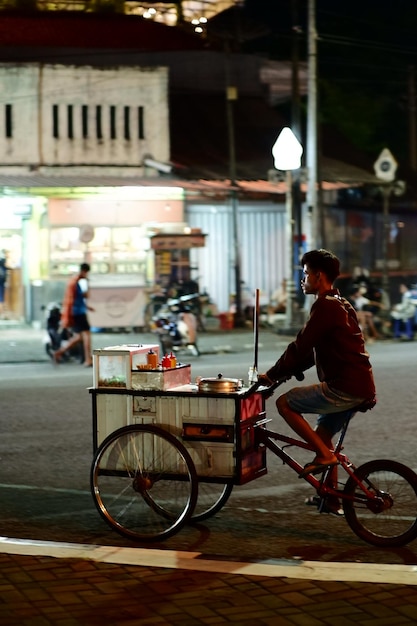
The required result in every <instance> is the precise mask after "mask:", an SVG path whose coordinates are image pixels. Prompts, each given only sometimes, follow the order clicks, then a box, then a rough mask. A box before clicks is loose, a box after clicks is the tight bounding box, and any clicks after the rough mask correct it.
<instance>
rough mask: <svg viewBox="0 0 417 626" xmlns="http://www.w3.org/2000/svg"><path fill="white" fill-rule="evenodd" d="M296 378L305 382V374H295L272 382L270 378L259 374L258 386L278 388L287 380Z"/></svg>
mask: <svg viewBox="0 0 417 626" xmlns="http://www.w3.org/2000/svg"><path fill="white" fill-rule="evenodd" d="M293 376H294V377H295V378H296V379H297V380H304V374H303V372H294V374H290V375H288V376H284V377H283V378H280V379H279V380H271V379H270V378H269V376H267V375H266V374H258V386H260V387H272V386H274V387H278V385H282V383H285V382H286V381H287V380H290V379H291V378H292V377H293Z"/></svg>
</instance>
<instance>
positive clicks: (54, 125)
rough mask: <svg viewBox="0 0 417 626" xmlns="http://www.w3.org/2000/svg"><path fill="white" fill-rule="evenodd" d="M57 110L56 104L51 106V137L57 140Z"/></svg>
mask: <svg viewBox="0 0 417 626" xmlns="http://www.w3.org/2000/svg"><path fill="white" fill-rule="evenodd" d="M58 114H59V109H58V105H57V104H53V105H52V136H53V137H54V139H58V138H59V115H58Z"/></svg>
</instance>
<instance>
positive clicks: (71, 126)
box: [67, 104, 74, 139]
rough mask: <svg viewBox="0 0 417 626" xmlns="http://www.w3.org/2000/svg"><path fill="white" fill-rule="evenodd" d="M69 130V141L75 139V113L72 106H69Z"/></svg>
mask: <svg viewBox="0 0 417 626" xmlns="http://www.w3.org/2000/svg"><path fill="white" fill-rule="evenodd" d="M67 130H68V139H74V111H73V106H72V104H68V106H67Z"/></svg>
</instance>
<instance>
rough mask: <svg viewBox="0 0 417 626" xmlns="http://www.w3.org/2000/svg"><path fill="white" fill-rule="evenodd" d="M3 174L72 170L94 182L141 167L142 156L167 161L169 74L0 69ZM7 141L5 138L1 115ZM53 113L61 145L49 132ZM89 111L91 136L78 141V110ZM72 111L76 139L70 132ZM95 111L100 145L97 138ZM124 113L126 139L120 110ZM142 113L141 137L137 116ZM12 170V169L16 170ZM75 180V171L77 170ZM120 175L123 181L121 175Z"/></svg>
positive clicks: (157, 69)
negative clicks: (106, 171) (113, 171)
mask: <svg viewBox="0 0 417 626" xmlns="http://www.w3.org/2000/svg"><path fill="white" fill-rule="evenodd" d="M0 94H1V95H0V167H4V166H9V168H8V169H9V170H10V167H11V168H12V169H11V170H10V171H16V172H19V171H21V169H22V167H23V168H24V169H27V168H28V167H29V168H31V169H36V168H39V167H47V168H48V167H51V168H54V167H57V166H59V167H62V166H64V167H65V166H72V168H77V170H78V171H79V170H80V169H82V170H83V171H84V173H90V174H94V173H97V170H98V169H99V170H100V172H101V173H103V172H102V169H103V166H108V167H109V168H111V167H112V166H116V167H118V168H120V167H122V168H123V167H124V168H126V171H127V168H128V169H129V171H131V169H132V167H139V166H140V165H141V163H142V160H143V157H144V156H145V155H152V157H153V158H154V159H156V160H159V161H162V162H165V161H168V160H169V155H170V145H169V117H168V70H167V68H163V67H154V68H142V67H124V68H120V69H119V68H106V69H99V68H92V67H88V66H83V67H78V66H77V67H76V66H62V65H41V64H25V65H13V64H3V65H0ZM7 105H9V111H10V108H11V115H12V137H9V138H8V137H6V107H7ZM54 106H55V107H57V112H58V113H57V120H58V121H57V130H58V133H57V134H58V137H54V132H53V107H54ZM83 106H86V107H88V109H87V111H88V114H87V117H88V136H87V137H86V138H83V136H82V121H81V120H82V107H83ZM112 106H113V107H116V108H115V111H116V116H115V117H116V137H115V138H113V139H112V138H111V136H110V107H112ZM69 107H72V116H73V118H72V119H73V138H70V137H69V136H68V135H69V131H68V111H69ZM97 107H100V111H101V119H102V124H101V127H102V138H100V137H98V136H97V125H96V120H97ZM125 107H128V108H129V114H130V115H129V120H130V121H129V130H130V138H129V139H126V138H125V132H124V110H125ZM139 107H141V108H142V111H143V135H144V136H143V138H140V137H139V131H138V124H139V122H138V109H139ZM16 168H17V169H16ZM74 173H76V172H75V170H74ZM119 173H121V172H120V171H119Z"/></svg>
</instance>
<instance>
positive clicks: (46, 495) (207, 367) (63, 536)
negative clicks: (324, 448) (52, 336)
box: [0, 332, 417, 563]
mask: <svg viewBox="0 0 417 626" xmlns="http://www.w3.org/2000/svg"><path fill="white" fill-rule="evenodd" d="M38 339H39V338H38ZM38 339H37V341H38ZM100 339H101V340H103V338H100ZM107 339H110V341H109V342H107ZM17 340H18V339H15V340H14V341H17ZM95 340H97V338H95ZM119 340H120V338H119V337H117V338H115V337H114V336H113V337H110V338H109V337H107V338H105V339H104V345H109V343H111V344H114V343H118V342H119ZM236 340H238V341H237V342H236ZM260 340H261V346H262V350H261V359H260V360H261V366H264V365H265V366H266V365H267V364H268V363H270V362H271V361H272V360H273V359H274V358H275V356H276V354H277V353H278V351H279V350H281V349H282V346H283V345H284V343H283V341H284V340H283V338H280V337H278V336H276V335H273V334H271V333H267V334H266V333H265V334H264V333H261V335H260ZM206 341H207V348H206V353H205V354H204V355H203V356H202V357H200V358H194V359H193V360H192V371H193V376H197V375H209V376H212V375H216V373H217V372H218V370H219V369H220V370H221V371H223V373H224V374H225V375H233V376H236V377H244V376H245V375H246V371H247V367H248V363H250V362H251V356H252V336H251V333H250V332H246V333H235V334H233V336H232V334H228V335H227V336H224V335H223V336H220V337H219V336H215V337H214V339H213V336H212V337H211V338H210V340H209V339H208V338H207V339H206ZM209 341H211V346H213V345H215V346H216V350H219V349H220V348H221V349H222V350H223V351H222V352H221V353H220V352H218V351H216V352H215V351H214V349H213V347H211V351H210V350H209ZM232 341H234V342H236V343H234V345H231V342H232ZM227 346H229V348H227ZM21 348H22V346H21V345H20V346H19V350H21ZM38 348H39V344H37V345H36V349H38ZM226 348H227V349H226ZM32 349H34V347H33V346H32ZM370 349H371V350H372V356H373V361H374V365H375V372H376V377H377V385H378V388H379V395H380V401H379V403H378V406H377V407H376V408H375V409H374V410H373V411H372V412H371V413H369V414H366V415H365V416H364V415H362V414H361V415H360V416H358V417H357V418H356V419H355V421H354V422H353V423H352V426H351V429H350V431H349V433H348V438H347V440H346V448H347V451H348V452H349V453H350V454H351V455H352V457H353V459H354V460H355V461H356V463H357V464H360V463H362V462H364V461H366V460H369V459H370V458H375V457H381V456H383V457H389V458H391V457H393V458H395V459H397V460H403V461H404V462H405V463H407V464H408V465H411V466H412V467H413V468H414V469H417V462H416V457H415V438H414V421H415V418H414V414H415V411H414V397H413V396H414V392H413V384H414V377H413V375H412V372H413V371H414V369H415V360H416V355H415V347H414V344H404V345H400V344H394V343H381V344H374V345H372V346H371V347H370ZM3 358H4V357H3ZM190 360H191V359H190ZM219 364H220V365H221V367H219ZM0 372H1V380H0V390H1V407H2V410H1V415H2V417H1V419H2V421H4V420H7V428H5V429H4V434H3V437H2V442H1V443H0V455H1V457H2V463H3V470H2V480H1V485H0V489H1V494H2V501H3V507H4V509H3V510H4V514H3V517H2V520H0V532H2V533H3V534H6V535H10V533H11V531H10V529H11V528H12V529H13V532H14V536H17V537H28V538H30V537H31V538H35V539H39V540H43V539H47V538H53V539H55V540H58V541H63V540H66V541H82V542H85V543H97V544H102V545H111V544H115V545H119V546H127V545H130V543H129V541H128V540H126V539H124V538H123V537H119V536H118V535H116V534H115V533H114V531H112V530H111V529H109V528H108V527H107V525H106V524H105V523H104V522H103V521H102V520H101V518H100V517H99V516H98V514H97V512H96V510H95V508H94V506H93V503H92V499H91V495H90V491H89V490H90V482H89V468H90V464H91V460H92V454H93V451H92V431H91V398H90V396H89V394H88V392H87V391H86V388H87V387H88V386H90V385H91V383H92V373H91V370H85V369H84V368H83V367H81V366H80V365H79V364H77V363H71V364H68V365H63V366H59V367H57V368H54V367H52V365H51V364H50V363H49V362H48V361H46V360H45V357H44V356H43V354H42V357H41V361H40V362H37V363H35V362H33V363H30V364H28V363H15V364H4V365H3V366H1V365H0ZM393 372H395V373H396V378H395V379H394V378H393ZM311 376H312V379H314V375H313V374H311ZM288 384H290V383H288ZM398 397H401V412H399V411H398V404H397V398H398ZM268 411H269V415H270V416H271V417H272V420H273V421H272V425H273V427H274V428H275V429H279V430H283V431H284V432H288V431H287V430H286V429H285V426H284V425H283V423H282V420H280V419H279V417H278V416H277V415H276V410H275V407H274V401H273V400H270V401H269V402H268ZM6 416H7V417H6ZM393 416H394V417H393ZM394 419H395V428H394V429H393V428H392V424H393V420H394ZM307 460H308V459H307ZM307 495H310V488H309V487H308V485H307V484H306V483H305V482H304V481H300V480H298V479H297V477H296V476H295V475H294V474H292V472H291V471H290V470H289V468H287V467H283V466H282V465H281V463H280V461H279V460H278V459H277V458H276V457H274V455H272V454H268V475H267V476H265V477H262V478H261V479H259V480H257V481H254V482H252V483H249V484H248V485H245V486H243V487H236V488H235V489H234V491H233V493H232V496H231V498H230V500H229V501H228V503H227V505H226V506H225V507H224V509H222V511H221V512H220V513H219V514H217V515H216V516H215V517H214V518H212V519H210V520H208V521H207V522H206V523H204V524H200V525H198V526H196V527H190V528H186V529H183V530H182V531H181V532H180V533H179V534H178V535H176V536H175V537H173V538H171V539H169V540H168V542H166V543H164V548H169V549H176V550H188V551H189V550H195V549H197V550H199V551H202V552H204V553H205V554H210V555H218V554H223V555H225V556H227V557H228V558H230V557H234V556H235V555H236V554H239V555H240V556H241V557H242V558H243V557H244V558H247V559H253V558H257V557H262V558H269V557H271V555H273V556H274V557H276V558H290V559H294V558H302V559H308V560H311V559H313V560H315V559H320V560H325V561H340V560H344V561H351V562H353V561H356V560H360V561H373V562H389V563H413V562H416V555H415V547H414V545H412V546H411V547H410V546H409V547H407V548H404V549H401V550H391V551H382V550H376V549H374V548H370V547H369V546H367V545H366V544H364V543H363V542H362V541H361V540H359V539H358V538H357V537H356V536H355V535H353V533H352V531H351V530H350V529H349V528H348V526H347V524H346V522H345V520H344V519H337V518H335V517H333V516H328V515H318V514H317V512H316V511H315V510H314V509H311V508H309V507H305V506H304V505H303V501H304V499H305V497H306V496H307Z"/></svg>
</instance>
